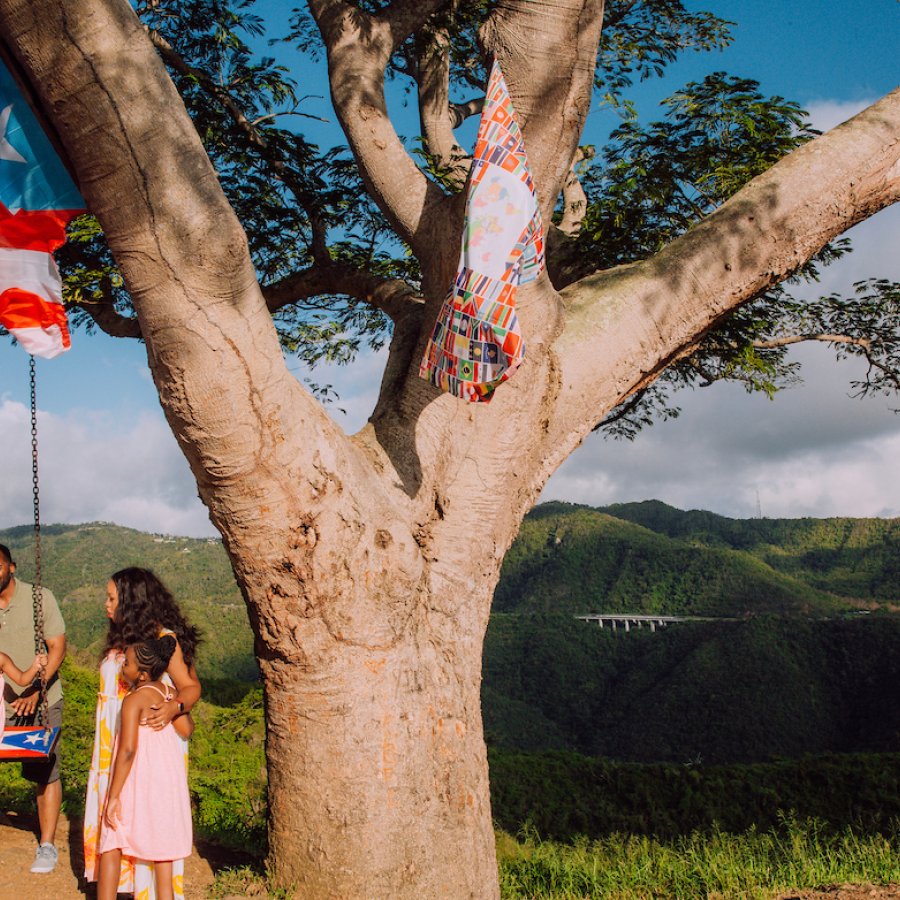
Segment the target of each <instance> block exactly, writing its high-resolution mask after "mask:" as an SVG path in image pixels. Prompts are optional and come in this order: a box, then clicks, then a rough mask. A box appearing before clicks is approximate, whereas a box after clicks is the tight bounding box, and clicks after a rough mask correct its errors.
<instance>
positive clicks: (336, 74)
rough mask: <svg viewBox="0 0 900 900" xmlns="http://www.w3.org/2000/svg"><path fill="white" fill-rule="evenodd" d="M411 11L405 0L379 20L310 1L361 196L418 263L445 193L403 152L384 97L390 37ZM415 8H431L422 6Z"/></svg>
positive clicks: (337, 2) (436, 226)
mask: <svg viewBox="0 0 900 900" xmlns="http://www.w3.org/2000/svg"><path fill="white" fill-rule="evenodd" d="M412 7H413V4H412V3H411V2H410V3H407V2H406V0H404V2H403V3H401V4H400V5H399V6H396V7H391V8H389V9H388V11H387V12H386V13H385V14H382V16H381V17H378V16H369V15H367V14H366V13H365V12H363V11H362V10H359V9H357V8H355V7H353V6H351V5H349V4H348V3H346V2H344V0H309V8H310V11H311V12H312V15H313V18H314V19H315V21H316V24H317V25H318V27H319V30H320V32H321V34H322V39H323V41H324V43H325V48H326V51H327V54H328V74H329V81H330V84H331V98H332V102H333V104H334V108H335V112H336V113H337V116H338V120H339V121H340V123H341V127H342V128H343V130H344V134H345V135H346V136H347V141H348V143H349V145H350V149H351V151H352V152H353V156H354V158H355V159H356V163H357V165H358V167H359V170H360V174H361V176H362V179H363V182H364V184H365V186H366V190H367V191H368V193H369V195H370V196H371V197H372V199H373V200H374V201H375V203H376V204H377V206H378V208H379V209H380V210H381V211H382V213H383V214H384V215H385V217H386V218H387V219H388V221H389V222H390V223H391V225H392V226H393V227H394V228H395V229H396V231H397V233H398V235H399V236H400V238H401V239H402V240H404V241H405V242H406V243H408V244H409V245H410V246H411V247H412V248H413V251H414V252H415V253H416V255H417V256H418V257H419V259H420V260H421V259H426V258H427V256H428V251H433V250H434V246H435V242H436V241H439V239H440V235H441V232H442V230H443V226H444V225H445V221H444V220H445V218H446V215H445V214H442V212H441V209H442V201H443V199H444V194H443V192H442V191H441V190H440V188H439V187H438V186H437V185H435V184H433V183H431V182H430V181H429V180H428V179H427V178H426V177H425V176H424V175H423V174H422V172H421V171H420V170H419V168H418V167H417V166H416V164H415V162H414V161H413V159H412V157H411V156H410V155H409V154H408V153H407V152H406V148H405V147H404V146H403V144H402V142H401V141H400V139H399V137H398V136H397V133H396V131H395V130H394V126H393V124H392V123H391V120H390V118H389V117H388V113H387V104H386V102H385V97H384V73H385V68H386V66H387V64H388V61H389V60H390V57H391V54H392V53H393V51H394V49H395V47H396V46H397V43H396V41H397V35H398V34H400V33H401V32H402V31H403V30H404V29H405V28H407V27H408V25H409V23H410V22H414V21H418V15H417V14H415V12H414V10H413V9H412ZM422 8H423V9H428V10H429V11H430V10H432V9H433V8H436V5H435V4H434V3H433V2H426V3H424V4H423V5H422ZM391 10H395V11H394V12H393V13H392V11H391Z"/></svg>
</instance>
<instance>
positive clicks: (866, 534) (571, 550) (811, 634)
mask: <svg viewBox="0 0 900 900" xmlns="http://www.w3.org/2000/svg"><path fill="white" fill-rule="evenodd" d="M613 514H615V515H613ZM616 516H621V517H620V518H617V517H616ZM0 542H3V543H7V544H9V545H10V546H11V548H12V549H13V552H14V555H15V556H16V557H17V559H18V563H19V567H20V568H19V571H20V574H21V575H22V577H23V578H25V579H26V580H28V579H30V577H31V574H32V572H33V558H32V549H31V531H30V529H29V528H25V527H23V528H14V529H8V530H6V531H0ZM43 557H44V580H45V583H46V584H47V585H48V586H49V587H51V588H52V589H53V590H54V591H55V593H56V594H57V596H58V597H59V599H60V601H61V604H62V608H63V611H64V614H65V617H66V621H67V623H68V627H69V635H70V639H71V644H72V646H73V655H74V656H75V657H76V658H77V659H80V660H81V661H83V662H86V663H89V664H91V665H93V663H94V661H95V659H96V654H97V652H98V650H99V646H100V645H99V641H100V639H101V636H102V634H103V632H104V629H105V616H104V612H103V597H104V589H105V587H104V586H105V583H106V580H107V578H108V577H109V575H110V574H111V573H112V572H113V571H115V570H116V569H119V568H122V567H123V566H126V565H143V566H148V567H150V568H153V569H155V570H156V571H157V572H158V573H159V574H160V576H161V577H162V578H163V579H164V580H165V582H166V583H167V584H168V585H169V586H170V588H171V589H172V591H173V592H174V593H175V595H176V596H177V597H178V599H179V600H180V601H181V602H182V603H183V605H184V608H185V609H186V610H187V612H188V613H189V615H190V617H191V618H192V619H193V620H195V621H196V622H197V623H198V624H199V626H200V627H201V628H202V629H203V631H204V634H205V637H206V642H205V644H204V645H203V647H202V650H201V654H200V660H199V667H200V674H201V677H202V678H203V679H204V683H205V685H207V688H208V696H210V697H212V698H213V699H216V700H218V701H219V702H229V701H230V700H231V699H233V698H235V697H239V696H242V695H243V693H244V691H245V690H246V682H251V681H253V680H255V678H256V665H255V661H254V659H253V655H252V636H251V633H250V629H249V625H248V623H247V618H246V613H245V610H244V605H243V602H242V601H241V598H240V595H239V593H238V591H237V588H236V587H235V584H234V581H233V579H232V577H231V570H230V567H229V565H228V560H227V558H226V555H225V552H224V550H223V548H222V546H221V543H220V542H218V541H213V540H194V539H188V538H173V537H168V536H162V535H149V534H143V533H141V532H138V531H134V530H131V529H127V528H120V527H118V526H114V525H108V524H92V525H80V526H74V525H73V526H68V525H66V526H47V527H45V528H44V530H43ZM898 560H900V523H898V522H897V521H896V520H856V519H829V520H813V519H798V520H767V519H753V520H732V519H726V518H723V517H721V516H715V515H712V514H711V513H704V512H698V511H693V512H681V511H679V510H676V509H673V508H671V507H668V506H666V505H665V504H662V503H656V502H649V503H636V504H625V505H621V506H616V507H609V508H608V509H606V510H596V509H591V508H588V507H583V506H575V505H571V504H563V503H547V504H543V505H541V506H538V507H537V508H536V509H535V510H534V511H533V512H532V513H531V514H530V515H529V517H528V518H527V519H526V521H525V524H524V525H523V528H522V532H521V534H520V536H519V538H518V539H517V540H516V543H515V544H514V545H513V547H512V549H511V550H510V552H509V554H508V555H507V560H506V563H505V565H504V570H503V577H502V578H501V581H500V585H499V586H498V589H497V594H496V598H495V612H494V615H493V616H492V619H491V623H490V626H489V628H488V633H487V641H486V646H485V659H484V682H483V700H484V716H485V728H486V732H487V736H488V740H489V743H491V744H492V745H493V746H494V747H495V748H498V749H505V750H520V751H521V750H524V751H546V750H565V751H574V752H577V753H581V754H584V755H587V756H605V757H609V758H612V759H618V760H631V761H671V762H678V763H685V762H697V761H700V762H704V763H714V762H721V763H731V762H758V761H764V760H770V759H774V758H778V757H798V756H802V755H804V754H808V753H822V752H832V751H833V752H851V751H857V752H872V751H890V750H896V749H898V747H900V694H898V693H897V692H895V690H894V686H895V685H896V684H897V683H898V682H900V616H895V615H892V614H891V610H892V609H894V608H895V604H897V603H898V602H900V596H898V595H900V581H898V579H897V578H896V576H895V575H894V576H892V574H891V573H892V572H895V571H896V567H897V565H898ZM597 611H604V612H615V611H627V612H632V613H636V612H653V613H659V614H663V613H669V614H675V613H677V614H687V615H698V616H701V615H702V616H720V617H727V619H728V620H723V621H717V622H709V623H692V624H682V625H677V626H671V627H669V628H667V629H665V630H660V631H657V632H656V633H655V634H651V633H650V632H649V631H648V630H644V631H636V630H632V632H631V633H630V634H628V635H625V634H623V633H621V632H620V633H618V634H614V633H613V632H612V631H611V630H610V629H608V628H607V629H600V628H598V627H597V626H596V625H595V624H589V623H586V622H582V621H579V620H577V619H576V618H575V615H577V614H580V613H589V612H597ZM869 611H871V612H869ZM236 681H239V682H243V683H245V685H244V687H241V686H240V685H238V684H236V683H235V682H236Z"/></svg>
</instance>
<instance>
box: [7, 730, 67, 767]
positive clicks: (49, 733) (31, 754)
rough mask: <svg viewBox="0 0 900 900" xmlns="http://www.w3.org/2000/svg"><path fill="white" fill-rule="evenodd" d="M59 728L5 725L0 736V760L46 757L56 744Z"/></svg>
mask: <svg viewBox="0 0 900 900" xmlns="http://www.w3.org/2000/svg"><path fill="white" fill-rule="evenodd" d="M58 737H59V728H51V729H49V730H48V729H46V728H44V726H43V725H7V726H6V728H5V729H4V730H3V735H2V737H0V762H16V761H17V760H29V759H35V760H40V759H46V758H47V757H48V756H49V755H50V754H51V753H52V752H53V748H54V746H55V745H56V739H57V738H58Z"/></svg>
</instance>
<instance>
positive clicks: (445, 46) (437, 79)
mask: <svg viewBox="0 0 900 900" xmlns="http://www.w3.org/2000/svg"><path fill="white" fill-rule="evenodd" d="M449 40H450V39H449V35H448V34H447V30H446V29H445V28H437V29H428V31H427V33H425V34H423V35H422V36H421V38H420V39H419V40H418V41H417V50H418V53H417V59H418V67H417V68H418V72H417V78H416V83H417V85H418V92H419V118H420V121H421V123H422V136H423V137H424V138H425V144H426V148H425V149H426V150H427V152H428V153H429V155H430V156H431V157H432V159H433V160H434V162H435V163H436V164H437V165H438V166H439V167H440V168H441V170H442V171H443V174H444V179H445V183H448V184H449V185H451V186H452V187H454V188H456V189H457V190H458V189H461V188H462V186H463V185H464V184H465V180H466V176H467V175H468V171H469V166H468V164H467V163H466V162H465V161H464V157H465V153H464V152H463V149H462V148H461V147H460V146H459V144H457V143H456V138H455V137H454V136H453V125H452V119H451V114H450V51H449Z"/></svg>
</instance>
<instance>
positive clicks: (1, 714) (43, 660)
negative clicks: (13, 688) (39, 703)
mask: <svg viewBox="0 0 900 900" xmlns="http://www.w3.org/2000/svg"><path fill="white" fill-rule="evenodd" d="M46 666H47V654H46V653H39V654H38V655H37V656H35V658H34V662H33V663H32V664H31V665H30V666H29V667H28V668H27V669H26V670H25V671H24V672H23V671H22V670H21V669H20V668H19V667H18V666H17V665H16V664H15V663H14V662H13V661H12V660H11V659H10V658H9V657H8V656H7V655H6V654H5V653H0V737H2V736H3V731H4V729H5V727H6V701H5V700H4V699H3V694H4V683H3V679H4V676H5V675H9V677H10V678H12V680H13V681H14V682H15V683H16V684H17V685H19V686H20V687H27V686H28V685H29V684H31V682H32V681H34V679H35V678H36V677H37V675H38V673H39V672H40V671H41V669H43V668H46Z"/></svg>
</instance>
